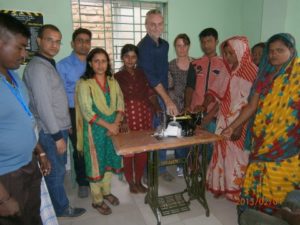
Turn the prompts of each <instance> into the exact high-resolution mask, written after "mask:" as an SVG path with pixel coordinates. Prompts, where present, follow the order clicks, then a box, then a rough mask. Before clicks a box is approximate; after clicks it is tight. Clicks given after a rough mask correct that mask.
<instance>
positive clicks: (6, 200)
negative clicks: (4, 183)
mask: <svg viewBox="0 0 300 225" xmlns="http://www.w3.org/2000/svg"><path fill="white" fill-rule="evenodd" d="M9 199H10V195H9V196H8V197H7V198H5V199H2V200H0V205H3V204H5V203H6V202H8V201H9Z"/></svg>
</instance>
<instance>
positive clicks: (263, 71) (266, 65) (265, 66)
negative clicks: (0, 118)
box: [251, 33, 298, 94]
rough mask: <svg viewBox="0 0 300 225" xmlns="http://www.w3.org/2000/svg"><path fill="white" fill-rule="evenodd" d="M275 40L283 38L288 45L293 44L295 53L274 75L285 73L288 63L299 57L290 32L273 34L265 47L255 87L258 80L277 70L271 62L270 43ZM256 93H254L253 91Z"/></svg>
mask: <svg viewBox="0 0 300 225" xmlns="http://www.w3.org/2000/svg"><path fill="white" fill-rule="evenodd" d="M275 40H281V41H284V42H286V43H288V45H290V46H291V48H292V49H293V54H291V57H290V59H289V60H288V61H287V62H286V63H284V64H283V65H282V67H281V69H280V70H279V71H278V72H277V74H276V75H275V76H274V78H276V77H277V76H278V75H279V74H283V73H285V70H286V68H287V67H288V65H289V64H290V63H291V62H292V61H293V60H294V59H295V58H296V57H297V55H298V54H297V50H296V41H295V38H294V37H293V36H292V35H291V34H289V33H278V34H275V35H273V36H272V37H270V38H269V40H268V41H267V43H266V47H265V48H264V52H263V55H262V58H261V61H260V64H259V70H258V74H257V79H256V81H255V85H253V87H256V84H257V82H258V81H263V80H265V75H267V74H270V73H272V72H273V71H274V70H275V67H274V66H273V65H271V64H270V62H269V49H270V44H271V43H272V42H274V41H275ZM254 89H255V88H253V89H252V92H253V91H254ZM251 94H254V93H251Z"/></svg>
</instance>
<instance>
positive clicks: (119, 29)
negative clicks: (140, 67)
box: [72, 0, 167, 71]
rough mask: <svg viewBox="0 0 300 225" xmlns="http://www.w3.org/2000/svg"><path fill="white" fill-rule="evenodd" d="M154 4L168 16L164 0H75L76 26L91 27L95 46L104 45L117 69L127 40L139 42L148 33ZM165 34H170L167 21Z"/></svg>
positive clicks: (165, 35)
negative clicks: (148, 13)
mask: <svg viewBox="0 0 300 225" xmlns="http://www.w3.org/2000/svg"><path fill="white" fill-rule="evenodd" d="M153 8H158V9H160V10H161V12H162V14H163V15H164V16H165V17H166V3H161V2H160V3H157V2H144V1H143V2H140V1H133V0H119V1H116V0H72V14H73V28H74V29H77V28H78V27H84V28H87V29H89V30H91V31H92V33H93V38H92V47H102V48H104V49H105V50H106V51H107V52H108V54H109V55H110V58H111V62H112V67H113V69H114V70H115V71H118V70H119V68H120V67H121V66H122V62H121V59H120V52H121V48H122V47H123V46H124V45H125V44H128V43H130V44H135V45H137V44H138V43H139V41H140V40H141V39H142V38H143V37H144V36H145V34H146V29H145V16H146V13H147V12H148V11H149V10H150V9H153ZM165 23H166V20H165ZM163 37H164V38H165V39H166V38H167V26H166V24H165V33H164V34H163Z"/></svg>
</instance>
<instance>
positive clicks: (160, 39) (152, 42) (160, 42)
mask: <svg viewBox="0 0 300 225" xmlns="http://www.w3.org/2000/svg"><path fill="white" fill-rule="evenodd" d="M146 38H147V39H148V40H149V42H151V44H153V45H155V46H157V43H156V42H155V41H154V40H153V39H152V38H151V37H150V35H149V34H147V35H146ZM161 44H162V38H158V46H160V45H161Z"/></svg>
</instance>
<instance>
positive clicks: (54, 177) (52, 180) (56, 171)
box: [39, 130, 69, 216]
mask: <svg viewBox="0 0 300 225" xmlns="http://www.w3.org/2000/svg"><path fill="white" fill-rule="evenodd" d="M62 133H63V138H64V140H65V141H66V143H67V138H68V131H67V130H64V131H62ZM39 135H40V136H39V143H40V144H41V145H42V147H43V149H44V151H45V152H46V154H47V157H48V159H49V160H50V162H51V173H50V174H49V175H48V176H45V181H46V184H47V187H48V190H49V194H50V197H51V201H52V204H53V207H54V210H55V213H56V215H57V216H60V215H61V214H62V213H63V212H64V210H65V209H66V208H67V207H68V206H69V200H68V197H67V194H66V192H65V187H64V178H65V173H66V168H65V165H66V163H67V152H65V153H64V154H58V153H57V148H56V144H55V141H54V140H53V138H52V137H51V135H50V134H45V133H44V131H43V130H41V131H40V134H39Z"/></svg>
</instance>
